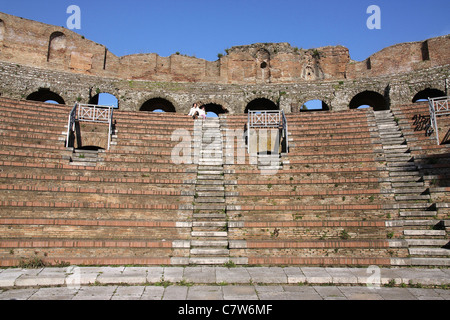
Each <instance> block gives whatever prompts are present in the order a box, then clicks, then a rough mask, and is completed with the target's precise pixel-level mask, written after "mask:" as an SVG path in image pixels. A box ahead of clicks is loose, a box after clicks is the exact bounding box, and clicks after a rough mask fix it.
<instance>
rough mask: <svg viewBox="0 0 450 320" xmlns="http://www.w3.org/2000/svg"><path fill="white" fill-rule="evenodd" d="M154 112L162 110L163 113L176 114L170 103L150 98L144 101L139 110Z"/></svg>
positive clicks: (165, 100)
mask: <svg viewBox="0 0 450 320" xmlns="http://www.w3.org/2000/svg"><path fill="white" fill-rule="evenodd" d="M155 110H162V111H164V112H177V110H176V109H175V106H174V105H173V103H172V102H170V101H169V100H167V99H163V98H152V99H149V100H147V101H145V102H144V103H143V104H142V106H141V107H140V108H139V111H149V112H153V111H155Z"/></svg>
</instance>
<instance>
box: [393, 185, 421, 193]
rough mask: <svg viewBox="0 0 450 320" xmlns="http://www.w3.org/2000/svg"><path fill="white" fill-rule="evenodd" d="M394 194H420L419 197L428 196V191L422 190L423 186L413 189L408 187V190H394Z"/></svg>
mask: <svg viewBox="0 0 450 320" xmlns="http://www.w3.org/2000/svg"><path fill="white" fill-rule="evenodd" d="M394 193H395V194H411V193H413V194H418V195H419V194H420V195H425V194H429V190H428V188H424V187H423V185H422V187H413V186H409V187H408V188H394Z"/></svg>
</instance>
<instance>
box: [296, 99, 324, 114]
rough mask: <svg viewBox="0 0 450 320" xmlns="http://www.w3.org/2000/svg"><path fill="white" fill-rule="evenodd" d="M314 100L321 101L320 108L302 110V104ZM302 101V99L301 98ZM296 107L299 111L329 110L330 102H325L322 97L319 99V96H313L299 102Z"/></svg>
mask: <svg viewBox="0 0 450 320" xmlns="http://www.w3.org/2000/svg"><path fill="white" fill-rule="evenodd" d="M314 100H317V101H321V102H322V109H317V110H316V109H313V110H302V106H303V105H305V104H306V103H308V102H311V101H314ZM302 101H303V100H302ZM298 109H299V111H300V112H304V111H310V112H313V111H331V106H330V104H329V103H327V102H326V101H325V100H324V99H321V98H313V99H308V100H305V101H303V102H301V103H299V105H298Z"/></svg>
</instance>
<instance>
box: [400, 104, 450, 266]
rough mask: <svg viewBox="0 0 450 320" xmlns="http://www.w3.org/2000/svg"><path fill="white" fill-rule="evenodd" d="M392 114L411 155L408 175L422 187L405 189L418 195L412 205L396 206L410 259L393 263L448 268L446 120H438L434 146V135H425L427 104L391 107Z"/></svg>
mask: <svg viewBox="0 0 450 320" xmlns="http://www.w3.org/2000/svg"><path fill="white" fill-rule="evenodd" d="M393 113H394V114H395V116H396V118H397V119H396V121H397V122H398V126H399V127H400V128H401V129H402V132H403V135H404V137H405V139H406V141H407V146H406V148H408V150H406V151H405V154H410V157H411V156H412V158H411V159H410V160H409V164H410V165H411V166H413V168H412V169H414V171H410V174H411V175H412V174H416V178H415V179H416V181H417V182H416V184H421V185H422V187H421V188H416V187H415V186H408V187H409V189H410V192H411V193H413V192H414V189H418V191H419V192H421V193H420V195H416V196H412V197H410V199H409V200H413V201H414V203H409V204H408V203H407V201H401V202H400V204H399V205H400V208H402V207H403V208H405V209H404V210H402V209H400V215H401V217H402V218H403V221H400V223H399V226H400V227H402V228H403V231H402V232H403V239H404V240H405V241H406V243H407V244H408V246H409V253H410V257H411V258H410V259H409V260H405V259H403V260H401V259H398V260H396V261H395V264H399V265H405V264H412V265H439V266H448V265H450V259H449V256H450V250H448V248H449V237H448V231H449V225H450V223H449V219H448V217H449V213H450V210H449V201H450V188H448V187H449V181H450V177H449V174H448V172H449V165H450V152H449V151H450V149H449V148H448V146H449V145H448V144H446V143H445V141H444V137H445V134H443V133H444V132H447V131H448V130H449V128H450V122H449V119H450V117H448V116H444V117H439V119H438V125H439V133H440V138H441V139H440V140H441V144H440V145H438V144H437V141H436V136H435V134H434V133H433V134H431V135H430V136H427V134H426V127H427V125H428V123H429V110H428V103H426V102H425V103H415V104H411V105H400V106H395V107H394V108H393ZM416 192H417V191H416ZM419 197H421V198H423V199H419ZM404 198H405V197H403V199H404ZM406 200H408V198H406ZM402 211H403V212H402Z"/></svg>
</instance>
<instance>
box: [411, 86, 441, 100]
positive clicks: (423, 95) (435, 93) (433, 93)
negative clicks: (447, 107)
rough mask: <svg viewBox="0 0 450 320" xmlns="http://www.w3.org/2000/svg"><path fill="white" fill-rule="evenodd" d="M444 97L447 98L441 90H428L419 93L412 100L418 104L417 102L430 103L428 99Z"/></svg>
mask: <svg viewBox="0 0 450 320" xmlns="http://www.w3.org/2000/svg"><path fill="white" fill-rule="evenodd" d="M444 96H445V93H444V92H443V91H441V90H438V89H432V88H427V89H425V90H422V91H420V92H418V93H417V94H416V95H415V96H414V98H413V99H412V102H413V103H416V102H422V101H428V98H438V97H444Z"/></svg>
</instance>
